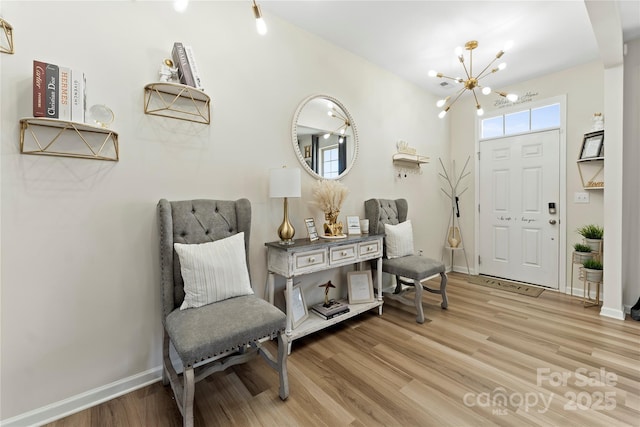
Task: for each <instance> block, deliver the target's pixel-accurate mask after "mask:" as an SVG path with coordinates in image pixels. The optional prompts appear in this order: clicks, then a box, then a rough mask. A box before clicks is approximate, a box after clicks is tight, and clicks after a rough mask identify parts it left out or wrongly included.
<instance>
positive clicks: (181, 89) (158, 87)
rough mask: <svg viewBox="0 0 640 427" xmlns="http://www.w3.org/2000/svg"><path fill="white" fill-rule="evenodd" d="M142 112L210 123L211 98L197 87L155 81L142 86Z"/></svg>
mask: <svg viewBox="0 0 640 427" xmlns="http://www.w3.org/2000/svg"><path fill="white" fill-rule="evenodd" d="M144 113H145V114H149V115H152V116H160V117H168V118H172V119H177V120H185V121H188V122H193V123H203V124H207V125H208V124H209V123H211V99H210V98H209V96H208V95H207V94H206V93H204V92H202V91H201V90H199V89H196V88H194V87H192V86H187V85H183V84H179V83H169V82H157V83H150V84H148V85H146V86H145V87H144Z"/></svg>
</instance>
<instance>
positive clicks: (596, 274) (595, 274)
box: [584, 268, 602, 283]
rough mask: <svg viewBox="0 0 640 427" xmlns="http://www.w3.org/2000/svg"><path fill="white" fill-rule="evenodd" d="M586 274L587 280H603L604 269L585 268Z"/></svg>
mask: <svg viewBox="0 0 640 427" xmlns="http://www.w3.org/2000/svg"><path fill="white" fill-rule="evenodd" d="M584 274H585V278H586V279H587V282H594V283H595V282H602V270H592V269H590V268H585V269H584Z"/></svg>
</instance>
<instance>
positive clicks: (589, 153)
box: [580, 130, 604, 160]
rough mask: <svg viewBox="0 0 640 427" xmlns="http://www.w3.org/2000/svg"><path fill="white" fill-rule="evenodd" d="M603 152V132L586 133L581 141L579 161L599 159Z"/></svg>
mask: <svg viewBox="0 0 640 427" xmlns="http://www.w3.org/2000/svg"><path fill="white" fill-rule="evenodd" d="M603 152H604V131H603V130H599V131H596V132H591V133H587V134H585V135H584V139H583V140H582V150H580V160H584V159H593V158H596V157H600V156H601V155H602V153H603Z"/></svg>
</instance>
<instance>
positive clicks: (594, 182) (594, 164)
mask: <svg viewBox="0 0 640 427" xmlns="http://www.w3.org/2000/svg"><path fill="white" fill-rule="evenodd" d="M577 163H578V172H579V173H580V180H581V181H582V187H583V188H584V189H585V190H603V189H604V157H592V158H588V159H580V160H578V161H577ZM585 176H591V178H585Z"/></svg>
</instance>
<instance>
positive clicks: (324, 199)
mask: <svg viewBox="0 0 640 427" xmlns="http://www.w3.org/2000/svg"><path fill="white" fill-rule="evenodd" d="M348 193H349V190H347V187H346V186H345V185H344V184H342V183H341V182H340V181H336V180H328V179H323V180H319V181H316V183H315V185H314V187H313V203H314V204H315V205H316V206H318V207H319V208H320V209H322V211H323V212H324V213H325V214H329V213H336V212H339V211H340V207H341V206H342V202H344V199H345V198H346V197H347V194H348Z"/></svg>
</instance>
